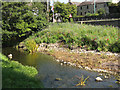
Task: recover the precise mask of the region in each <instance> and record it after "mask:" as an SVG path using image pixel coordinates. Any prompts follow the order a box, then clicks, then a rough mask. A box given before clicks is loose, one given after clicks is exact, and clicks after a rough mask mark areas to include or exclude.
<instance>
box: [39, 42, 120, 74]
mask: <svg viewBox="0 0 120 90" xmlns="http://www.w3.org/2000/svg"><path fill="white" fill-rule="evenodd" d="M65 47H66V46H65V45H61V44H60V43H56V44H45V43H42V44H39V47H38V49H37V51H38V52H42V53H45V54H49V55H51V56H53V57H54V58H55V60H56V61H57V62H59V63H60V64H61V65H70V66H75V67H78V68H81V69H86V70H90V71H97V72H105V73H110V74H118V73H119V72H120V70H119V67H120V66H119V64H118V59H119V57H120V55H119V54H118V53H111V52H96V51H95V50H94V51H87V50H85V49H81V48H76V49H73V50H70V49H68V48H65Z"/></svg>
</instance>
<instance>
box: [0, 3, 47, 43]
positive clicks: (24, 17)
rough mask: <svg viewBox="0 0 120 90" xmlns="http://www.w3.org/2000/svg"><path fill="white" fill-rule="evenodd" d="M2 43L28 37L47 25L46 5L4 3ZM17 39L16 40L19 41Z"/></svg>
mask: <svg viewBox="0 0 120 90" xmlns="http://www.w3.org/2000/svg"><path fill="white" fill-rule="evenodd" d="M1 8H2V31H3V36H2V41H3V44H7V45H8V42H9V44H11V43H12V42H11V41H13V39H16V38H17V39H18V38H19V39H20V38H21V37H22V38H23V37H27V36H29V35H30V34H31V33H33V32H36V31H38V30H41V29H42V28H44V27H45V26H46V25H47V19H46V14H45V12H46V9H45V3H41V2H39V3H38V2H37V3H35V2H34V3H27V2H2V7H1ZM17 39H16V40H17Z"/></svg>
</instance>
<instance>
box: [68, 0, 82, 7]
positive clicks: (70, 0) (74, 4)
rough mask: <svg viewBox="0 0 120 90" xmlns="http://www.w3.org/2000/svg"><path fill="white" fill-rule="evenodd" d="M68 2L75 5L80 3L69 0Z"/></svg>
mask: <svg viewBox="0 0 120 90" xmlns="http://www.w3.org/2000/svg"><path fill="white" fill-rule="evenodd" d="M68 3H70V4H71V5H76V6H78V5H79V4H80V2H71V0H69V1H68Z"/></svg>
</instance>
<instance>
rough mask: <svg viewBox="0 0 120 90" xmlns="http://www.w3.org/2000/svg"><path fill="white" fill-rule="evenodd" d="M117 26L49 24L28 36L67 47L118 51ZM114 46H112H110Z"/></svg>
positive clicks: (38, 41)
mask: <svg viewBox="0 0 120 90" xmlns="http://www.w3.org/2000/svg"><path fill="white" fill-rule="evenodd" d="M118 30H119V29H118V28H115V27H112V26H93V25H84V24H83V25H79V24H73V23H62V24H57V23H56V24H54V25H50V26H49V29H45V30H43V31H41V32H38V33H35V34H34V35H33V36H31V37H30V38H32V39H34V40H35V42H36V43H37V44H39V43H57V42H60V43H63V44H65V45H66V46H67V47H68V48H70V49H72V47H74V46H75V47H79V48H84V49H87V50H98V51H112V52H120V51H119V50H120V47H119V46H120V45H119V44H120V43H119V41H118ZM112 47H114V48H112Z"/></svg>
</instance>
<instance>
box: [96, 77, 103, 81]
mask: <svg viewBox="0 0 120 90" xmlns="http://www.w3.org/2000/svg"><path fill="white" fill-rule="evenodd" d="M95 81H98V82H101V81H103V79H102V78H101V77H96V79H95Z"/></svg>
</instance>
